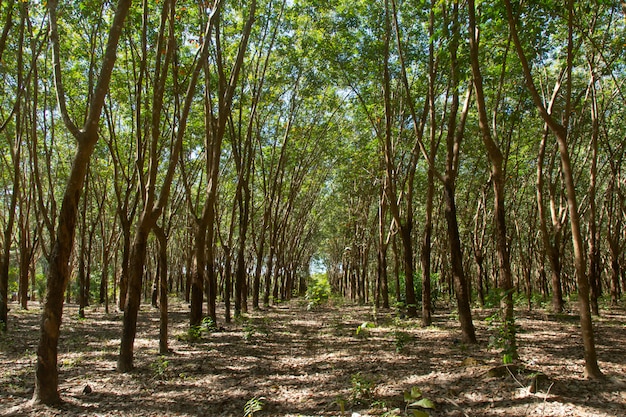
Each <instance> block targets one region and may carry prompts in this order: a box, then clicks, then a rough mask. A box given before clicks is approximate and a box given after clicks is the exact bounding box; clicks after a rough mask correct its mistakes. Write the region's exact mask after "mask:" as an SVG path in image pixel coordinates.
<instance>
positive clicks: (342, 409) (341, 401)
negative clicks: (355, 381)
mask: <svg viewBox="0 0 626 417" xmlns="http://www.w3.org/2000/svg"><path fill="white" fill-rule="evenodd" d="M347 403H348V402H347V401H346V399H345V398H343V397H342V396H341V395H338V396H337V397H335V401H333V404H336V405H337V406H338V407H339V412H340V413H341V415H343V414H344V413H345V412H346V404H347Z"/></svg>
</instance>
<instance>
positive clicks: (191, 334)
mask: <svg viewBox="0 0 626 417" xmlns="http://www.w3.org/2000/svg"><path fill="white" fill-rule="evenodd" d="M215 330H217V325H216V324H215V322H214V321H213V319H212V318H211V317H204V318H203V319H202V321H201V322H200V324H199V325H198V326H190V327H189V328H188V329H187V333H185V334H183V335H180V336H178V340H181V341H184V342H188V343H192V342H198V341H200V340H201V339H202V337H203V336H204V335H205V334H209V333H211V332H214V331H215Z"/></svg>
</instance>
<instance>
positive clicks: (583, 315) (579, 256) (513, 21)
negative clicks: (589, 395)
mask: <svg viewBox="0 0 626 417" xmlns="http://www.w3.org/2000/svg"><path fill="white" fill-rule="evenodd" d="M505 4H506V9H507V19H508V22H509V28H510V30H511V35H512V37H513V42H514V44H515V49H516V51H517V55H518V57H519V60H520V64H521V66H522V70H523V73H524V78H525V81H526V87H527V88H528V90H529V92H530V94H531V97H532V99H533V102H534V103H535V106H536V107H537V110H538V111H539V114H540V115H541V117H542V119H543V120H544V122H545V123H546V124H547V125H548V127H549V128H550V130H551V131H552V133H553V134H554V136H555V137H556V141H557V144H558V149H559V155H560V157H561V169H562V174H563V181H564V183H565V189H566V194H567V207H568V212H569V219H570V227H571V233H572V246H573V250H574V264H575V268H576V278H577V283H578V308H579V313H580V325H581V330H582V339H583V345H584V354H585V375H586V376H587V377H588V378H592V379H598V378H602V377H603V375H602V372H601V371H600V367H599V366H598V359H597V355H596V347H595V340H594V331H593V325H592V320H591V308H590V303H589V278H588V274H587V266H586V256H585V249H584V241H583V237H582V232H581V224H580V223H581V222H580V214H579V207H578V200H577V195H576V181H575V178H574V173H573V166H572V163H571V158H570V150H569V145H568V142H569V134H570V131H569V118H570V117H571V114H572V101H571V100H572V70H573V59H574V39H573V29H574V2H573V0H569V1H568V3H567V10H566V11H567V14H566V16H567V56H566V60H567V62H566V67H565V68H566V75H565V103H564V115H563V117H564V119H563V122H559V121H558V120H557V119H556V118H555V117H554V116H553V115H552V114H551V113H550V112H549V111H548V110H547V109H546V107H545V105H544V101H543V99H542V97H541V94H540V93H539V91H538V90H537V87H536V86H535V81H534V78H533V73H532V70H531V67H530V64H529V62H528V59H527V58H526V53H525V51H524V48H523V45H522V42H521V40H520V33H519V32H518V26H519V24H518V20H517V17H516V16H515V14H514V10H513V5H512V4H511V1H510V0H505Z"/></svg>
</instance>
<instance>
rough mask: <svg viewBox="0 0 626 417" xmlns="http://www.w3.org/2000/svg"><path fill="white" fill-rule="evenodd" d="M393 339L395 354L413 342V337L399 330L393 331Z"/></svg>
mask: <svg viewBox="0 0 626 417" xmlns="http://www.w3.org/2000/svg"><path fill="white" fill-rule="evenodd" d="M393 337H394V344H395V346H396V353H401V352H402V351H403V350H404V348H405V346H406V345H407V344H409V343H410V342H412V341H413V336H411V335H410V334H408V333H405V332H402V331H400V330H396V331H394V332H393Z"/></svg>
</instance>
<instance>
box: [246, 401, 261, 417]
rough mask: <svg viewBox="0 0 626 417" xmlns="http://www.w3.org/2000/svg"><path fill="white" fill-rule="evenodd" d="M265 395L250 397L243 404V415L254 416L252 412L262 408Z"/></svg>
mask: <svg viewBox="0 0 626 417" xmlns="http://www.w3.org/2000/svg"><path fill="white" fill-rule="evenodd" d="M264 400H265V397H252V398H250V399H249V400H248V401H247V402H246V405H244V406H243V417H254V413H256V412H257V411H261V410H263V405H264V404H263V401H264Z"/></svg>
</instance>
